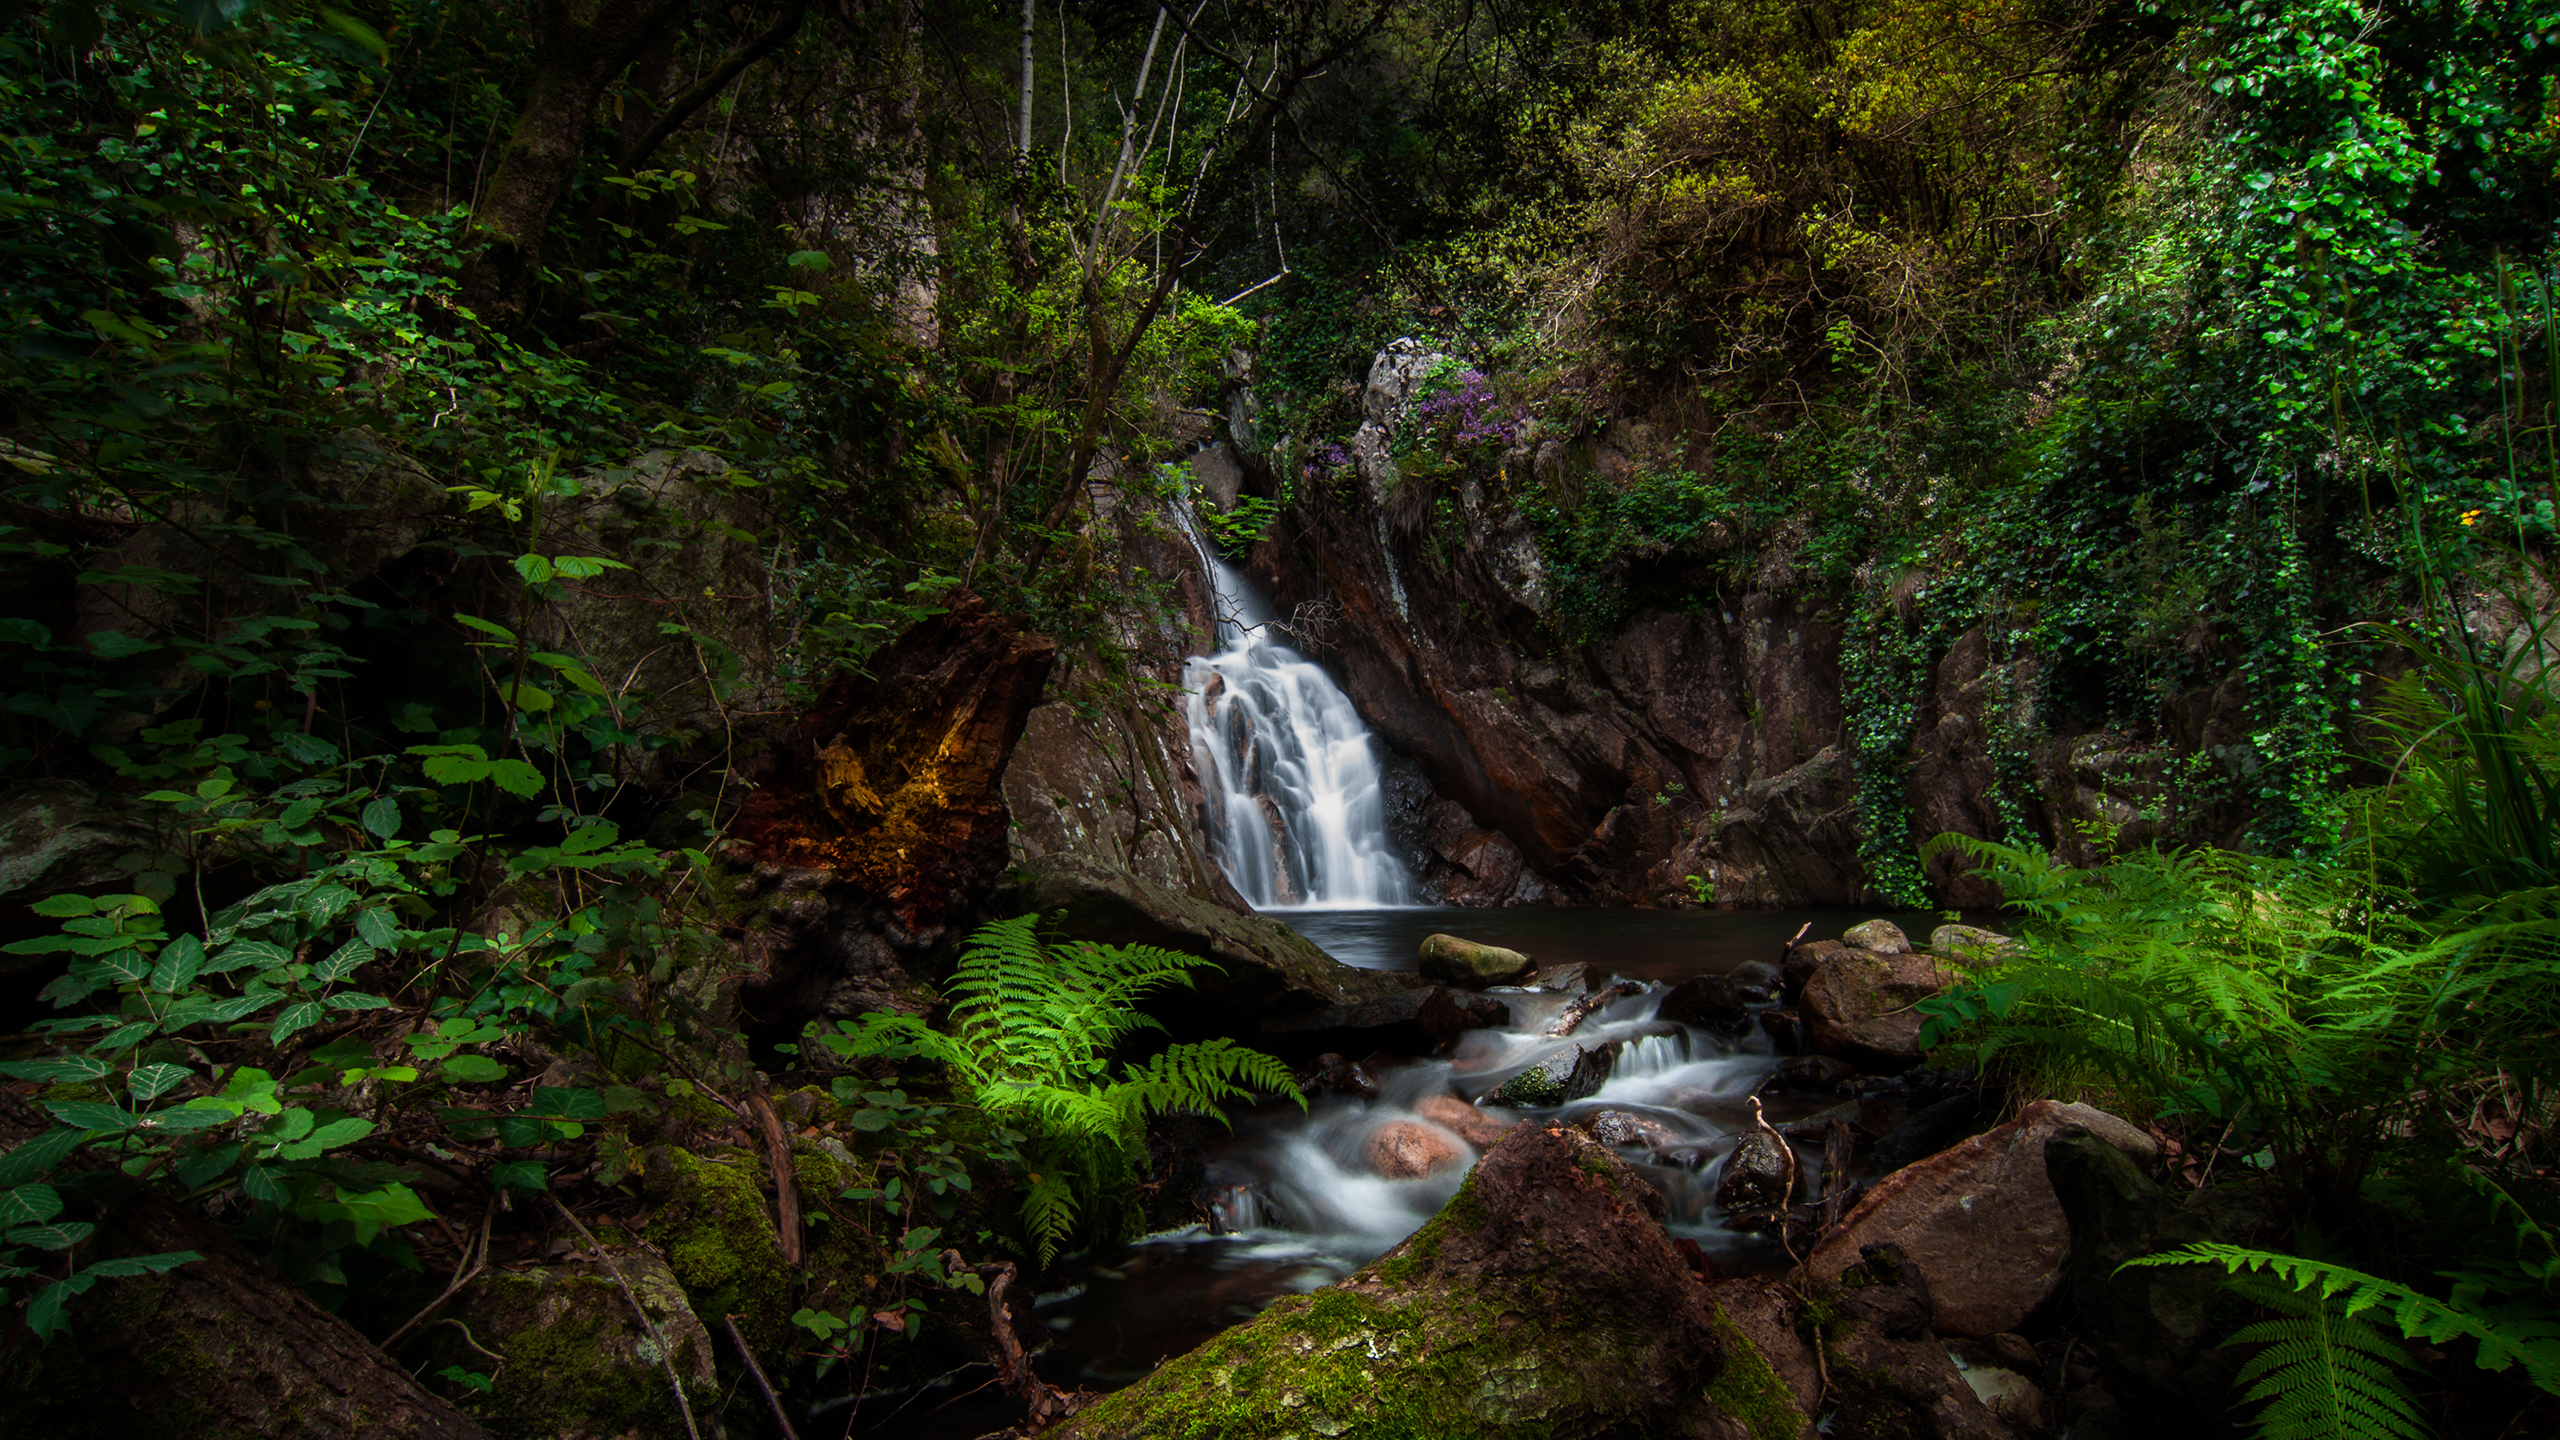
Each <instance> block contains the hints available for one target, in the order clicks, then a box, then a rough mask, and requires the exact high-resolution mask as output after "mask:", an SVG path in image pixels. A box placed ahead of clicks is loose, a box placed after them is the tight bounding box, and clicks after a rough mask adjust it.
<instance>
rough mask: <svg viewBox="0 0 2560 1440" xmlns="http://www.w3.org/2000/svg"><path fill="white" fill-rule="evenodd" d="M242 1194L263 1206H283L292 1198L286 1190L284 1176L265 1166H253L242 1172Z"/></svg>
mask: <svg viewBox="0 0 2560 1440" xmlns="http://www.w3.org/2000/svg"><path fill="white" fill-rule="evenodd" d="M240 1193H241V1194H243V1195H246V1196H248V1197H249V1198H250V1199H252V1200H255V1201H257V1202H258V1203H259V1204H261V1205H281V1204H283V1203H284V1202H285V1201H287V1200H288V1199H291V1198H292V1193H291V1192H290V1191H288V1190H286V1189H285V1188H284V1179H283V1177H282V1175H281V1174H280V1173H279V1172H277V1171H276V1170H274V1169H273V1168H271V1167H269V1166H265V1165H252V1166H250V1167H249V1168H248V1169H246V1170H243V1171H241V1172H240Z"/></svg>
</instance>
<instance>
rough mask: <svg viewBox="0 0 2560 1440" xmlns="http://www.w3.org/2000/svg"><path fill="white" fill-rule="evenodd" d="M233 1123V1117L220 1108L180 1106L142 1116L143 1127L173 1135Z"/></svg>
mask: <svg viewBox="0 0 2560 1440" xmlns="http://www.w3.org/2000/svg"><path fill="white" fill-rule="evenodd" d="M230 1123H231V1117H230V1116H228V1115H225V1114H223V1113H222V1112H221V1111H219V1110H193V1109H189V1108H187V1107H186V1106H183V1105H182V1106H179V1107H178V1108H177V1109H175V1110H155V1111H153V1112H152V1113H150V1114H148V1115H145V1116H143V1117H142V1128H143V1129H145V1130H158V1131H163V1132H165V1133H167V1134H171V1135H184V1134H186V1133H187V1132H188V1131H190V1130H211V1129H214V1128H216V1127H218V1126H223V1125H228V1124H230Z"/></svg>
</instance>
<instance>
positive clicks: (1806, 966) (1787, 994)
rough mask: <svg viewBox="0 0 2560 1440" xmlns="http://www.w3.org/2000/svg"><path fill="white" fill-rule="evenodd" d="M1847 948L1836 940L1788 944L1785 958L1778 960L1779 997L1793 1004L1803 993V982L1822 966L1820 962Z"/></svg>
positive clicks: (1809, 978)
mask: <svg viewBox="0 0 2560 1440" xmlns="http://www.w3.org/2000/svg"><path fill="white" fill-rule="evenodd" d="M1848 948H1849V947H1848V946H1846V945H1843V944H1841V943H1840V942H1839V941H1837V940H1807V941H1804V942H1803V943H1801V944H1798V945H1794V946H1790V947H1789V948H1788V950H1787V955H1786V958H1785V959H1784V960H1781V961H1780V962H1778V976H1779V982H1780V985H1781V987H1782V991H1783V993H1782V996H1781V998H1783V999H1785V1000H1786V1001H1787V1003H1789V1004H1794V1003H1795V1000H1796V997H1798V996H1800V995H1802V994H1803V993H1804V986H1805V982H1806V981H1808V980H1811V979H1812V978H1813V972H1814V971H1816V970H1819V969H1821V968H1822V962H1823V961H1825V960H1828V959H1830V958H1831V957H1832V956H1834V955H1837V954H1839V953H1840V952H1841V951H1843V950H1846V949H1848Z"/></svg>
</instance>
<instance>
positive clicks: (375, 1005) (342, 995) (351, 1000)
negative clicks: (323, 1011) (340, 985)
mask: <svg viewBox="0 0 2560 1440" xmlns="http://www.w3.org/2000/svg"><path fill="white" fill-rule="evenodd" d="M326 1003H327V1004H328V1006H329V1008H330V1009H332V1010H384V1009H388V1008H390V1005H391V1002H390V1001H388V1000H385V999H384V998H382V997H381V996H379V995H368V994H366V993H365V992H364V991H362V990H341V991H339V992H338V993H337V994H335V995H332V996H330V997H329V999H328V1001H327V1002H326Z"/></svg>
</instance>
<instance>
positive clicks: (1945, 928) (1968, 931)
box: [1929, 925, 2018, 969]
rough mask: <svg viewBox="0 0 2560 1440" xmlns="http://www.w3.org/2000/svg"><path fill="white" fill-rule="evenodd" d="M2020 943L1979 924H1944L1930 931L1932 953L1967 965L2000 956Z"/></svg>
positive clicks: (1974, 964) (1984, 961) (1984, 962)
mask: <svg viewBox="0 0 2560 1440" xmlns="http://www.w3.org/2000/svg"><path fill="white" fill-rule="evenodd" d="M2017 944H2018V942H2017V941H2015V940H2012V939H2010V938H2009V937H2008V936H2006V935H2003V934H2001V933H2000V932H1999V931H1997V930H1985V929H1983V928H1982V927H1981V926H1979V925H1941V926H1939V927H1938V928H1937V929H1935V930H1932V931H1930V932H1929V953H1930V954H1932V955H1935V956H1937V957H1938V958H1939V959H1941V960H1945V961H1948V962H1949V963H1951V964H1956V965H1961V966H1965V967H1966V968H1968V969H1969V968H1971V967H1973V966H1976V965H1983V964H1988V963H1989V962H1991V961H1993V960H1997V959H1999V958H2000V957H2001V956H2002V955H2005V954H2007V953H2008V952H2009V951H2010V950H2012V949H2014V948H2016V946H2017Z"/></svg>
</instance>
